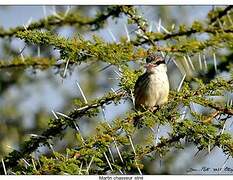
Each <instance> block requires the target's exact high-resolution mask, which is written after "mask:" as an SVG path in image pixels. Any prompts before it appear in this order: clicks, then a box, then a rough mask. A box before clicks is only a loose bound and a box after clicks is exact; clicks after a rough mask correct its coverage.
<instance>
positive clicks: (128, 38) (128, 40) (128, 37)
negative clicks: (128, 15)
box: [124, 24, 130, 42]
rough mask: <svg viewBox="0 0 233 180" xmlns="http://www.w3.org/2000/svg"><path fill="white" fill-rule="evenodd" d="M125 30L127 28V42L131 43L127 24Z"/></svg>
mask: <svg viewBox="0 0 233 180" xmlns="http://www.w3.org/2000/svg"><path fill="white" fill-rule="evenodd" d="M124 28H125V32H126V36H127V42H130V36H129V31H128V28H127V26H126V24H124Z"/></svg>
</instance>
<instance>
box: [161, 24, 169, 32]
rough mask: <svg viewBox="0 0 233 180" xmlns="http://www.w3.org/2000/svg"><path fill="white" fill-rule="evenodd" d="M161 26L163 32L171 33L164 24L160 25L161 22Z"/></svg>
mask: <svg viewBox="0 0 233 180" xmlns="http://www.w3.org/2000/svg"><path fill="white" fill-rule="evenodd" d="M161 28H162V29H163V30H164V32H165V33H167V34H171V32H170V31H168V30H167V29H166V28H165V27H164V26H162V24H161Z"/></svg>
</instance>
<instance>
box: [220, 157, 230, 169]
mask: <svg viewBox="0 0 233 180" xmlns="http://www.w3.org/2000/svg"><path fill="white" fill-rule="evenodd" d="M229 158H230V155H228V157H227V159H226V160H225V161H224V163H223V165H222V167H221V172H222V171H223V168H224V167H225V166H226V164H227V161H228V159H229Z"/></svg>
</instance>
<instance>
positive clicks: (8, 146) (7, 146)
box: [6, 145, 15, 150]
mask: <svg viewBox="0 0 233 180" xmlns="http://www.w3.org/2000/svg"><path fill="white" fill-rule="evenodd" d="M6 147H8V148H9V149H12V150H15V149H14V148H13V147H11V146H10V145H6Z"/></svg>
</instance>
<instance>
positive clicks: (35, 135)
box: [29, 134, 46, 138]
mask: <svg viewBox="0 0 233 180" xmlns="http://www.w3.org/2000/svg"><path fill="white" fill-rule="evenodd" d="M29 135H30V136H31V137H41V138H46V137H45V136H42V135H38V134H29Z"/></svg>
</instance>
